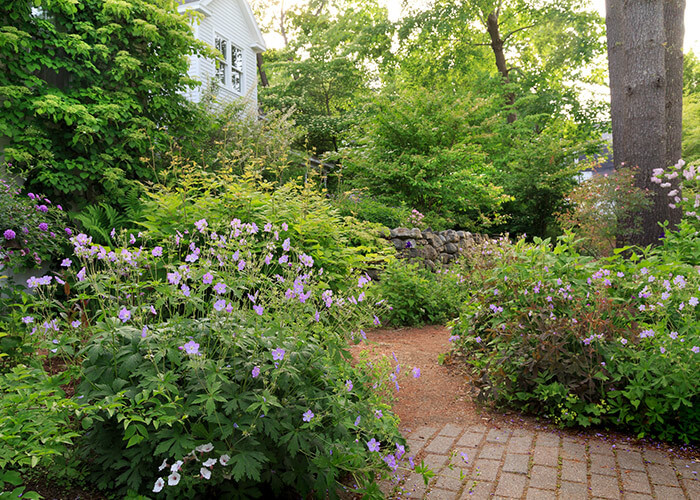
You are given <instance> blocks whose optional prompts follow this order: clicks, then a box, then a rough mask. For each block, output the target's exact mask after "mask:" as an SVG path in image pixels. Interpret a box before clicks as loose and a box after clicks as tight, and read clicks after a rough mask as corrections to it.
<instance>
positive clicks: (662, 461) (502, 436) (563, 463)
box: [381, 424, 700, 500]
mask: <svg viewBox="0 0 700 500" xmlns="http://www.w3.org/2000/svg"><path fill="white" fill-rule="evenodd" d="M407 441H408V444H409V445H410V447H411V455H415V456H417V460H416V463H419V462H420V460H423V461H424V462H425V464H426V465H429V466H430V467H431V468H432V470H433V471H435V472H436V473H437V475H436V477H434V478H432V479H431V481H430V484H429V486H427V487H426V486H425V484H424V482H423V478H422V476H420V475H418V474H416V473H408V474H407V475H403V476H401V475H399V476H397V477H395V478H394V479H393V480H390V481H384V482H382V484H381V487H382V490H383V491H384V492H385V493H386V494H387V497H388V498H427V499H435V500H442V499H445V500H456V499H460V500H461V499H475V500H476V499H485V498H502V499H513V498H517V499H522V500H536V499H562V500H577V499H610V500H612V499H629V500H633V499H634V500H642V499H654V498H655V499H658V500H674V499H693V500H695V499H700V480H699V479H698V475H700V474H698V473H699V472H700V463H698V461H697V460H688V459H680V458H677V457H675V456H673V455H671V454H668V453H665V452H662V451H658V450H646V449H643V448H634V447H632V446H629V445H625V446H621V445H620V446H619V447H616V445H614V444H611V443H609V442H606V441H604V440H602V439H598V438H586V437H580V438H579V437H575V438H574V437H560V436H559V435H558V434H557V433H554V432H551V431H529V430H508V429H503V428H501V429H498V428H488V427H486V426H483V425H467V426H457V425H453V424H447V425H445V426H444V427H442V428H436V427H435V428H433V427H421V428H419V429H416V430H414V431H413V432H411V433H410V434H409V435H408V436H407ZM462 453H466V456H467V459H468V460H467V462H465V461H464V460H463V459H462Z"/></svg>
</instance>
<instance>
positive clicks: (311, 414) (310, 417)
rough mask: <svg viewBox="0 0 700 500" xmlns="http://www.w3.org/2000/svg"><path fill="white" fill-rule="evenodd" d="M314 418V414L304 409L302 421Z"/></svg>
mask: <svg viewBox="0 0 700 500" xmlns="http://www.w3.org/2000/svg"><path fill="white" fill-rule="evenodd" d="M312 418H314V414H313V412H312V411H311V410H306V413H304V418H303V420H304V422H311V419H312Z"/></svg>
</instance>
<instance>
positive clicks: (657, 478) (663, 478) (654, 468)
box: [647, 464, 678, 487]
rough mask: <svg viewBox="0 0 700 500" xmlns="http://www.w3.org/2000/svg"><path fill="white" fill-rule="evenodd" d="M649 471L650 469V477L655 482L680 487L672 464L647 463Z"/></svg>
mask: <svg viewBox="0 0 700 500" xmlns="http://www.w3.org/2000/svg"><path fill="white" fill-rule="evenodd" d="M647 471H649V479H651V482H652V483H653V484H655V485H656V484H659V485H664V486H675V487H678V479H677V478H676V471H675V470H673V469H672V468H671V466H670V465H667V466H664V465H656V464H649V465H647Z"/></svg>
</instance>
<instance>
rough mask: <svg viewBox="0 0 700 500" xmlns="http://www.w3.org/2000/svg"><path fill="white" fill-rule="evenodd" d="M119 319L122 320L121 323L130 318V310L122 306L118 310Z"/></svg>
mask: <svg viewBox="0 0 700 500" xmlns="http://www.w3.org/2000/svg"><path fill="white" fill-rule="evenodd" d="M119 319H120V320H122V323H126V322H127V321H129V320H130V319H131V311H129V310H128V309H127V308H126V307H122V308H121V310H120V311H119Z"/></svg>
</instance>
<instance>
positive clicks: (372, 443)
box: [367, 438, 379, 451]
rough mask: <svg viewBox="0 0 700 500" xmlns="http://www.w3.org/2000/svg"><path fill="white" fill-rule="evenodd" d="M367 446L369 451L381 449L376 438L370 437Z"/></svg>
mask: <svg viewBox="0 0 700 500" xmlns="http://www.w3.org/2000/svg"><path fill="white" fill-rule="evenodd" d="M367 448H369V451H379V441H377V440H376V439H374V438H372V439H370V440H369V441H367Z"/></svg>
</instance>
